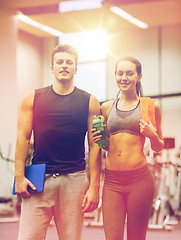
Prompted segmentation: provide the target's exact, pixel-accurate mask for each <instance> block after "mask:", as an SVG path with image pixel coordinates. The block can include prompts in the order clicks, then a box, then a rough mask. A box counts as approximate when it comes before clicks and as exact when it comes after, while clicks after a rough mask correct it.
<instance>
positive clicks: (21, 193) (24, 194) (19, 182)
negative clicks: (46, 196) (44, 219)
mask: <svg viewBox="0 0 181 240" xmlns="http://www.w3.org/2000/svg"><path fill="white" fill-rule="evenodd" d="M28 186H29V187H31V188H32V189H33V190H36V187H35V186H34V185H33V184H32V183H31V182H30V181H29V180H28V179H27V178H25V177H21V178H20V177H16V185H15V189H16V194H17V196H18V197H20V198H30V197H31V194H30V193H29V192H28Z"/></svg>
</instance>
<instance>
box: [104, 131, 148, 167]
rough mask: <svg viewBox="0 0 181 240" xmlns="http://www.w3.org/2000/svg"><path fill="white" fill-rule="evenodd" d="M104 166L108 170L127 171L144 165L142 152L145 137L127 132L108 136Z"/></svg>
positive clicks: (144, 159) (144, 160)
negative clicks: (108, 143) (107, 148)
mask: <svg viewBox="0 0 181 240" xmlns="http://www.w3.org/2000/svg"><path fill="white" fill-rule="evenodd" d="M110 143H111V144H110V146H109V151H108V154H107V157H106V161H105V167H106V169H109V170H115V171H128V170H135V169H138V168H141V167H143V166H145V165H146V158H145V155H144V153H143V147H144V143H145V138H144V137H143V136H138V135H133V134H129V133H117V134H114V135H111V137H110Z"/></svg>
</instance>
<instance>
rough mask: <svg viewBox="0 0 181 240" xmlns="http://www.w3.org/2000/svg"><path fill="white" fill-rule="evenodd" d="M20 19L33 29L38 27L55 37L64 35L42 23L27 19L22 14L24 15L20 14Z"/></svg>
mask: <svg viewBox="0 0 181 240" xmlns="http://www.w3.org/2000/svg"><path fill="white" fill-rule="evenodd" d="M18 19H19V20H20V21H22V22H25V23H27V24H29V25H31V26H33V27H36V28H38V29H40V30H42V31H44V32H47V33H49V34H51V35H53V36H56V37H60V36H61V35H62V32H60V31H58V30H56V29H54V28H51V27H48V26H46V25H44V24H42V23H39V22H37V21H34V20H33V19H31V18H29V17H27V16H26V15H24V14H22V13H18Z"/></svg>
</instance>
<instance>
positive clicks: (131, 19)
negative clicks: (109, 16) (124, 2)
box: [110, 6, 148, 29]
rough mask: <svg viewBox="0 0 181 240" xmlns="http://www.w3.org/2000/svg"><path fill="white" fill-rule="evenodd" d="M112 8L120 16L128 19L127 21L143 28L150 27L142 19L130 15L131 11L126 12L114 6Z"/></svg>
mask: <svg viewBox="0 0 181 240" xmlns="http://www.w3.org/2000/svg"><path fill="white" fill-rule="evenodd" d="M110 10H111V11H112V12H113V13H115V14H117V15H118V16H120V17H122V18H124V19H126V20H127V21H129V22H131V23H133V24H134V25H136V26H137V27H140V28H143V29H145V28H148V24H146V23H144V22H142V21H141V20H139V19H137V18H135V17H133V16H132V15H130V14H129V13H127V12H125V11H124V10H122V9H121V8H119V7H115V6H113V7H110Z"/></svg>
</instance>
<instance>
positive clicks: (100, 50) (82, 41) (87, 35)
mask: <svg viewBox="0 0 181 240" xmlns="http://www.w3.org/2000/svg"><path fill="white" fill-rule="evenodd" d="M59 41H60V43H68V44H70V45H72V46H73V47H75V49H76V50H77V51H78V55H79V62H87V61H98V60H101V59H106V54H107V53H106V50H107V32H106V30H104V29H98V30H92V31H83V32H74V33H66V34H63V35H62V36H61V37H60V40H59Z"/></svg>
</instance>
